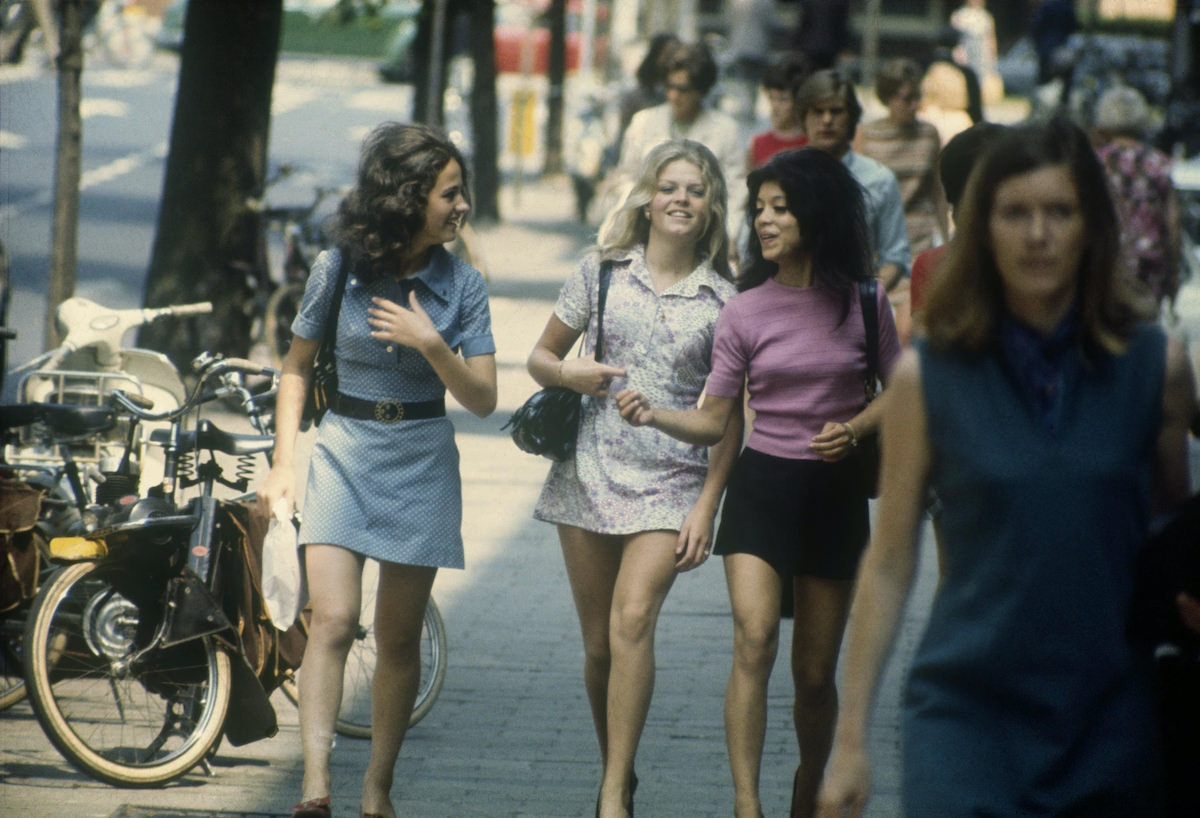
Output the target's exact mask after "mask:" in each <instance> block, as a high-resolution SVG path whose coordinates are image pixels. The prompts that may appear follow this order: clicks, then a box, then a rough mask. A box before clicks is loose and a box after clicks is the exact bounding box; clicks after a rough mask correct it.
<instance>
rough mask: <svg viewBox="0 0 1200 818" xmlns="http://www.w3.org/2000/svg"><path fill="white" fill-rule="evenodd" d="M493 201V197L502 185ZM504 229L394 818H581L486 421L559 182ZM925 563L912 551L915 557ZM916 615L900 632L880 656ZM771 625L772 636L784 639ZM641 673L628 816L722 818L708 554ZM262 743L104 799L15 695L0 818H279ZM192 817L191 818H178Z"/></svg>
mask: <svg viewBox="0 0 1200 818" xmlns="http://www.w3.org/2000/svg"><path fill="white" fill-rule="evenodd" d="M506 195H511V194H510V193H506ZM503 204H504V206H505V210H504V212H505V213H506V215H507V220H506V222H505V224H503V225H500V226H496V227H488V228H482V229H481V230H480V236H481V241H482V244H483V246H484V249H485V253H486V256H487V262H488V267H489V269H490V271H491V285H490V286H491V292H492V298H493V316H494V322H495V333H496V337H497V343H498V346H499V352H498V362H499V371H500V408H498V409H497V411H496V413H495V414H494V415H493V416H492V417H491V418H488V419H486V420H479V419H476V418H474V417H472V416H470V415H469V414H467V413H465V412H462V411H455V412H454V413H453V414H454V420H455V423H456V425H457V427H458V430H459V433H458V441H459V447H460V449H461V451H462V463H463V466H462V471H463V478H464V499H465V507H466V515H465V516H466V520H465V522H464V536H465V539H466V543H467V560H468V567H467V569H466V570H465V571H444V572H442V573H441V575H440V576H439V578H438V581H437V584H436V586H435V591H434V592H435V595H436V597H437V599H438V603H439V605H440V607H441V609H442V612H443V615H444V617H445V620H446V628H447V633H448V638H449V646H450V652H449V670H448V673H447V678H446V684H445V687H444V688H443V690H442V693H441V697H440V698H439V699H438V702H437V704H436V706H435V707H434V708H433V710H432V711H431V712H430V714H429V715H428V716H427V717H426V718H425V719H424V720H423V721H422V722H421V723H420V724H419V725H418V726H417V727H415V728H414V729H413V730H412V732H411V733H410V734H409V736H408V739H407V741H406V743H405V746H404V750H403V752H402V754H401V760H400V763H399V765H398V768H397V776H396V790H395V795H396V804H397V807H398V808H399V810H400V814H401V815H411V816H419V817H420V818H457V817H458V816H513V817H514V818H515V817H516V816H528V817H530V818H532V816H539V817H542V816H544V817H545V818H564V816H587V815H590V814H591V812H592V809H593V804H594V799H595V793H596V787H597V784H598V774H599V764H598V760H597V750H596V746H595V740H594V738H593V737H592V729H591V721H590V716H589V712H588V708H587V703H586V700H585V697H584V691H583V684H582V680H581V671H580V668H581V662H582V651H581V648H580V643H579V636H578V626H577V623H576V620H575V615H574V611H573V608H572V603H571V599H570V594H569V591H568V589H567V585H566V578H565V575H564V572H563V568H562V564H561V559H560V557H559V552H558V547H557V542H556V539H555V535H554V531H553V529H552V527H551V526H548V525H545V524H542V523H538V522H536V521H534V520H533V519H531V517H530V512H531V509H532V506H533V503H534V500H535V498H536V496H537V492H538V491H539V489H540V487H541V482H542V480H543V478H544V476H545V473H546V468H547V464H546V462H545V461H543V460H541V459H539V458H534V457H532V456H529V455H525V454H522V453H519V452H517V451H516V450H515V448H514V447H513V446H512V444H511V442H510V441H509V440H508V438H507V436H506V435H505V434H504V433H502V432H500V430H499V427H500V426H501V425H502V424H503V422H504V421H505V420H506V419H507V417H508V414H509V413H510V412H511V411H512V410H513V409H515V408H516V406H517V405H519V403H520V402H521V401H522V400H523V399H524V398H525V397H526V396H527V395H528V394H529V393H530V392H531V391H532V390H533V388H534V384H533V382H532V380H531V379H530V378H529V377H528V375H527V374H526V373H525V370H524V360H525V356H526V355H527V354H528V351H529V349H530V348H531V346H532V344H533V342H534V340H535V339H536V338H537V336H538V334H539V333H540V331H541V328H542V326H543V325H544V323H545V321H546V318H547V317H548V316H549V314H550V310H551V307H552V304H553V300H554V298H555V296H556V294H557V290H558V286H559V284H560V282H561V280H562V278H563V276H565V275H566V273H567V272H568V271H569V269H570V267H571V264H572V263H573V261H574V259H576V258H577V256H578V255H579V252H580V250H581V249H582V248H583V247H584V246H586V244H587V242H588V241H589V237H588V234H587V232H586V230H584V229H582V228H581V227H580V226H579V225H577V224H575V223H574V222H573V221H571V213H572V207H571V202H570V198H569V188H568V186H567V184H566V182H565V181H562V182H560V181H558V180H551V181H547V182H539V183H536V184H534V183H531V184H529V185H528V186H526V187H525V189H524V191H523V193H522V196H521V202H520V206H519V207H516V206H514V205H513V202H512V201H511V198H509V199H506V200H505V201H504V202H503ZM924 550H925V552H926V553H927V552H928V551H929V549H928V548H926V549H924ZM932 575H933V568H932V565H931V560H930V559H928V558H926V559H924V560H923V561H922V574H921V581H920V585H919V587H918V593H917V594H916V596H915V599H916V600H917V602H916V604H915V605H914V607H915V608H917V609H921V608H922V607H923V606H924V605H925V604H927V600H928V595H929V589H930V587H931V584H932ZM922 619H923V617H921V616H920V615H910V616H909V617H908V618H907V619H906V622H905V624H904V626H903V629H902V633H901V638H900V644H899V650H898V652H897V654H898V659H899V660H900V662H899V663H902V662H903V660H904V658H905V657H906V656H907V655H908V653H909V652H911V649H912V647H913V644H914V642H915V639H916V638H917V635H918V632H919V629H920V625H921V621H922ZM789 640H790V629H789V628H788V626H787V625H785V628H784V633H783V634H782V637H781V644H782V645H785V646H786V645H787V644H788V643H789ZM657 641H658V668H659V669H658V677H657V688H656V693H655V698H654V701H653V703H652V705H651V709H650V715H649V720H648V722H647V725H646V730H645V734H644V737H643V741H642V745H641V750H640V752H639V760H638V775H639V777H640V780H641V786H640V788H639V790H638V798H637V802H638V812H639V814H640V815H643V816H683V815H686V816H724V815H728V814H730V812H731V810H732V787H731V785H730V782H729V773H728V766H727V762H726V756H725V747H724V737H723V726H722V709H721V708H722V697H723V693H724V685H725V679H726V676H727V673H728V668H729V656H730V644H731V626H730V618H729V604H728V599H727V596H726V592H725V585H724V577H723V574H722V571H721V569H720V567H719V565H718V564H716V563H715V562H714V563H713V564H710V565H709V566H707V567H706V568H704V569H701V570H699V571H696V572H693V573H690V574H687V575H684V576H682V577H681V578H680V579H679V581H678V582H677V583H676V586H675V588H674V590H673V591H672V593H671V595H670V597H669V598H668V600H667V603H666V605H665V607H664V610H663V614H662V619H661V624H660V626H659V631H658V640H657ZM899 663H898V662H893V666H892V667H890V668H889V670H888V672H887V675H886V679H885V685H884V688H883V691H882V694H881V697H880V709H879V718H877V719H876V726H875V728H874V729H873V732H872V738H871V742H872V748H871V749H872V754H873V756H874V758H875V759H876V790H877V794H876V797H875V799H874V800H873V802H872V804H871V806H870V808H869V810H868V815H869V816H872V817H873V818H883V817H884V816H894V815H897V814H898V813H899V808H898V797H897V789H898V762H897V757H898V744H899V738H898V724H897V713H898V708H897V703H898V695H899V694H898V689H899V672H898V670H897V665H898V664H899ZM790 691H791V683H790V679H789V676H788V663H787V658H786V651H781V659H780V661H779V662H777V663H776V668H775V671H774V675H773V677H772V685H771V691H770V696H769V700H768V713H769V726H768V734H767V746H766V753H765V757H764V763H763V773H762V776H763V793H764V807H765V812H766V814H767V815H768V816H776V815H781V814H784V813H785V811H786V809H787V800H788V797H789V793H790V788H791V777H792V770H793V768H794V765H795V756H796V751H795V739H794V737H793V735H792V729H791V713H790V703H791V697H790ZM274 701H275V704H276V709H277V711H278V714H279V722H280V731H279V734H278V735H277V736H276V737H275V738H273V739H269V740H266V741H261V742H257V743H255V744H251V745H248V746H246V747H240V748H232V747H228V746H223V747H222V748H221V749H220V751H219V752H218V754H217V756H216V758H215V760H214V762H213V765H212V775H211V776H206V775H204V774H203V773H202V772H194V773H193V774H192V775H189V776H187V777H186V778H184V779H183V780H181V781H179V782H176V783H174V784H172V785H171V786H169V787H167V788H164V789H161V790H148V791H147V790H140V791H139V790H118V789H115V788H112V787H108V786H106V785H102V784H99V783H97V782H94V781H92V780H91V779H88V778H86V777H84V776H83V775H81V774H79V773H77V772H76V771H75V770H73V769H72V768H71V767H70V766H68V765H67V764H66V763H65V762H64V761H63V760H62V759H61V757H59V755H58V754H57V753H56V752H55V751H54V750H53V748H51V746H50V745H49V743H48V742H47V741H46V739H45V738H44V737H43V736H42V735H41V733H40V731H39V730H38V728H37V725H36V722H35V720H34V719H33V716H32V713H31V711H30V709H29V705H28V704H27V703H23V704H21V705H18V706H16V707H14V708H12V709H11V710H9V711H7V712H5V713H4V714H3V715H0V719H2V722H0V723H2V725H3V726H2V728H0V729H2V734H0V735H2V738H0V813H2V814H4V815H14V816H44V818H67V817H68V816H71V818H76V817H79V818H83V817H85V816H88V817H94V818H104V817H105V816H116V815H123V816H126V818H135V816H136V818H150V816H155V818H157V817H158V816H171V815H185V814H186V815H213V816H217V815H221V816H229V817H230V818H233V816H241V815H255V816H259V815H262V816H266V815H285V814H286V812H287V808H288V807H289V806H290V805H291V804H292V803H294V802H295V801H296V800H297V798H296V796H297V794H298V787H299V779H300V761H299V747H298V744H299V736H298V728H297V720H296V711H295V708H294V707H292V705H291V704H290V703H289V702H288V701H287V700H286V699H284V698H283V697H282V696H280V695H276V697H275V700H274ZM367 746H368V745H367V742H366V741H363V740H358V739H346V738H340V737H339V738H338V739H337V745H336V749H335V752H334V780H335V785H334V792H333V799H334V804H335V808H336V810H337V812H336V814H337V815H339V816H347V815H354V814H355V810H357V809H358V782H359V776H360V775H361V772H362V770H363V769H364V767H365V763H366V756H367ZM185 810H200V811H205V812H200V813H196V812H185Z"/></svg>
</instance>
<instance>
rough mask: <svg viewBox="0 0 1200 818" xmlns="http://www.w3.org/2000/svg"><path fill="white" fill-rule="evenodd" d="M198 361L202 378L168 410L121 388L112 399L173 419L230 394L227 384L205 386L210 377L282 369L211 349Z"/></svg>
mask: <svg viewBox="0 0 1200 818" xmlns="http://www.w3.org/2000/svg"><path fill="white" fill-rule="evenodd" d="M195 363H196V368H197V370H198V371H199V375H200V378H199V380H198V381H197V382H196V386H195V388H193V389H192V392H191V394H189V395H188V397H187V399H186V400H185V401H184V402H183V403H182V404H180V405H179V406H178V407H176V408H175V409H170V410H168V411H166V412H151V411H149V409H150V408H151V407H152V406H153V404H152V403H151V404H150V406H149V407H148V406H145V405H144V403H145V399H144V398H142V397H141V396H135V395H130V394H128V393H126V392H123V391H122V390H120V389H114V390H113V391H112V399H113V401H114V402H115V403H116V404H117V405H118V406H119V407H121V408H122V409H124V410H125V411H127V412H129V413H130V414H131V415H133V416H135V417H137V418H139V419H140V420H147V421H163V420H165V421H172V420H175V419H177V418H180V417H182V416H183V415H185V414H186V413H188V412H190V411H191V410H192V409H193V408H195V407H196V406H199V405H200V404H202V403H207V402H208V401H211V400H214V399H216V398H219V397H222V396H224V395H227V394H230V390H229V389H226V388H221V389H215V390H205V389H204V385H205V383H206V382H207V381H208V380H209V378H212V377H216V376H221V375H225V374H227V373H235V372H236V373H241V374H243V375H268V376H270V377H272V378H274V377H277V376H278V375H279V370H277V369H275V368H274V367H270V366H264V365H263V364H257V363H254V362H253V361H248V360H246V359H245V358H217V357H214V356H212V355H210V354H209V353H203V354H201V355H200V356H199V357H197V359H196V362H195Z"/></svg>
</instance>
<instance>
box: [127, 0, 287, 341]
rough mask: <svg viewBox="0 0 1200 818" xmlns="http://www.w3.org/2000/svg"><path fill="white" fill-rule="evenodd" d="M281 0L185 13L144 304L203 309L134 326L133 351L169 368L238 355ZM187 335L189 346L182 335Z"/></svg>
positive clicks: (258, 262) (252, 270) (227, 0)
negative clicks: (205, 352)
mask: <svg viewBox="0 0 1200 818" xmlns="http://www.w3.org/2000/svg"><path fill="white" fill-rule="evenodd" d="M282 19H283V0H252V2H246V0H205V2H192V3H189V4H188V11H187V18H186V20H185V23H184V32H185V36H184V40H183V49H182V52H181V54H180V63H179V87H178V91H177V94H176V102H175V114H174V120H173V123H172V126H171V145H170V153H169V154H168V157H167V164H166V173H165V178H164V181H163V195H162V203H161V205H160V207H159V213H158V227H157V230H156V232H155V238H154V248H153V251H152V253H151V261H150V271H149V274H148V275H147V278H146V290H145V298H144V303H145V304H146V306H149V307H157V306H164V305H167V304H177V303H185V302H191V301H205V300H208V301H212V302H213V314H212V317H211V318H210V319H206V320H204V321H203V322H192V326H191V332H190V333H186V332H181V331H180V329H181V328H180V327H179V326H178V325H175V324H163V325H158V326H155V325H150V326H146V327H143V328H142V330H141V332H140V334H139V339H138V340H139V343H140V344H142V345H144V346H149V347H152V348H154V349H159V350H162V351H164V352H167V353H168V354H169V355H170V356H171V357H172V358H173V359H174V360H175V361H176V363H177V364H184V363H186V362H187V361H188V360H189V359H190V357H191V356H192V355H193V354H195V353H196V352H198V351H199V350H202V349H211V350H216V351H219V352H223V353H226V354H233V355H244V354H245V353H246V352H247V350H248V349H249V347H250V342H251V338H250V323H251V318H252V316H253V313H254V311H255V306H254V295H255V293H254V286H253V282H254V281H255V280H256V279H255V278H254V276H256V275H266V270H267V267H266V264H267V262H266V256H265V248H264V246H263V242H262V240H261V231H260V230H259V221H260V217H259V215H258V214H257V213H256V212H255V210H254V209H253V207H251V205H250V202H252V201H253V200H255V199H256V198H258V197H259V196H261V195H262V192H263V184H264V180H265V176H266V165H267V148H268V135H269V129H270V121H271V89H272V86H273V85H274V82H275V65H276V60H277V58H278V53H279V35H280V26H281V24H282ZM189 336H190V337H189Z"/></svg>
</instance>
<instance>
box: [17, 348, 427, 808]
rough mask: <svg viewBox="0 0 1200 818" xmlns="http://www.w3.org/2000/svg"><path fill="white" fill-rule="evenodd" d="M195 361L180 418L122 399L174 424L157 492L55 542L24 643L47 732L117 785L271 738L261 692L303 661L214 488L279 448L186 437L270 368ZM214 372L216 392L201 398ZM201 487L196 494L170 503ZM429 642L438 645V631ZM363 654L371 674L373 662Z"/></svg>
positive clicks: (264, 442)
mask: <svg viewBox="0 0 1200 818" xmlns="http://www.w3.org/2000/svg"><path fill="white" fill-rule="evenodd" d="M197 364H198V367H199V369H200V373H199V379H198V382H197V384H196V387H195V389H194V390H193V391H192V393H191V394H190V395H189V397H188V398H187V400H185V402H184V403H183V405H181V406H180V407H178V408H177V409H174V410H170V411H168V412H164V413H158V414H155V413H152V412H149V411H148V410H147V409H146V408H144V407H142V406H139V405H138V403H135V401H134V400H132V399H131V398H130V397H129V396H127V395H125V394H123V393H121V392H119V391H116V392H114V393H113V400H114V402H115V404H116V405H117V406H118V407H119V408H120V409H121V411H122V412H125V413H128V414H129V415H131V416H132V417H133V418H134V419H135V422H165V423H167V424H168V426H167V428H165V429H158V430H155V431H154V432H153V433H152V435H151V439H152V442H154V443H156V444H158V445H162V446H163V448H164V450H165V452H164V457H163V461H164V472H163V482H162V484H161V485H160V486H158V487H156V488H155V489H152V490H151V491H149V492H148V493H147V494H146V495H145V496H142V497H137V496H136V495H127V496H125V497H122V498H120V500H118V502H116V503H114V504H112V505H111V506H109V507H108V508H107V509H103V510H94V509H90V510H91V511H94V513H95V515H96V522H95V524H94V527H92V528H91V529H90V530H89V531H88V533H86V534H85V535H84V536H82V537H76V538H56V539H55V540H53V541H52V542H51V552H52V553H53V554H54V555H55V556H56V557H57V558H60V559H61V560H63V561H65V562H66V563H67V564H66V566H65V567H63V568H62V569H60V570H59V571H58V572H57V573H56V574H55V575H54V577H53V578H52V579H51V580H50V582H48V583H47V584H46V586H45V587H44V588H43V589H42V591H41V592H40V593H39V594H38V596H37V598H36V599H35V601H34V604H33V607H32V609H31V610H30V614H29V618H28V621H27V624H26V628H25V632H24V662H25V676H26V686H27V688H28V690H29V696H30V702H31V704H32V705H33V708H34V713H35V715H36V716H37V718H38V721H39V723H40V724H41V726H42V728H43V730H44V732H45V733H46V735H47V737H48V738H49V739H50V741H51V742H52V743H53V744H54V746H55V747H56V748H57V749H58V750H59V752H61V753H62V755H63V756H64V757H65V758H66V759H67V760H68V761H70V762H71V763H72V764H74V765H75V766H76V767H78V768H79V769H81V770H82V771H83V772H85V773H86V774H88V775H90V776H91V777H93V778H96V779H97V780H100V781H104V782H106V783H109V784H114V785H117V786H129V787H156V786H161V785H163V784H165V783H167V782H169V781H172V780H174V779H176V778H178V777H180V776H182V775H184V774H186V773H187V772H188V771H190V770H191V769H192V768H194V767H195V766H197V765H200V764H204V763H205V762H206V759H207V758H208V757H209V756H210V754H211V753H212V752H213V750H214V749H215V747H216V746H217V744H218V742H219V741H220V740H221V738H222V737H225V738H227V739H228V740H229V742H230V743H231V744H233V745H235V746H238V745H242V744H246V743H249V742H251V741H257V740H260V739H262V738H266V737H269V736H271V735H274V733H275V731H276V716H275V711H274V708H273V707H272V706H271V704H270V701H269V699H268V694H269V692H270V690H272V689H273V688H274V687H275V686H278V685H279V684H280V683H281V682H283V681H284V680H286V678H287V677H288V675H289V674H290V673H291V672H292V671H293V670H294V669H295V668H296V667H297V666H298V665H299V664H300V656H299V655H298V654H297V653H296V652H295V651H294V650H293V653H292V654H291V655H286V654H285V650H284V647H285V646H290V647H292V648H293V649H294V648H295V643H296V641H297V637H298V636H299V637H300V641H301V643H302V641H303V633H304V623H303V620H301V621H299V622H298V623H297V624H296V625H294V626H293V627H292V628H291V629H290V630H289V631H288V632H287V633H285V634H283V635H282V636H280V635H279V634H278V633H277V631H276V630H275V627H274V625H273V624H272V623H271V622H270V620H269V617H268V616H267V614H266V612H265V608H264V606H263V604H262V599H261V593H260V592H259V591H258V589H259V587H261V586H260V584H259V581H258V580H257V578H256V575H255V570H256V568H255V566H254V563H253V561H252V559H251V556H252V552H251V548H252V543H251V542H250V537H249V524H248V522H249V521H248V515H249V511H248V508H247V506H246V505H244V504H243V503H241V502H238V501H237V500H221V499H218V498H217V497H215V496H214V494H213V490H214V487H215V486H216V485H218V484H219V485H223V486H226V487H228V488H230V489H233V490H234V491H238V492H245V490H246V488H247V485H248V479H249V465H250V464H248V462H247V458H250V457H253V456H255V455H257V454H263V453H266V452H268V451H269V450H270V448H271V446H272V445H273V438H271V437H269V436H267V435H237V434H230V433H227V432H224V431H222V430H220V429H219V428H217V427H216V426H215V425H214V424H212V423H211V422H210V421H209V420H208V419H201V420H198V422H197V424H196V428H195V429H194V430H191V431H188V430H184V429H183V428H182V418H183V417H184V416H185V415H186V414H187V413H188V412H189V411H190V410H191V409H192V408H194V407H197V406H199V405H200V404H202V403H207V402H209V401H211V400H215V399H218V398H221V397H225V396H227V395H230V394H235V395H237V396H238V397H239V398H240V399H242V400H243V401H245V402H252V403H257V402H258V401H260V400H261V399H262V398H263V397H267V396H269V394H268V395H267V396H263V395H251V394H250V392H249V390H248V389H247V388H246V387H245V386H244V383H239V384H238V385H237V386H234V387H231V386H230V384H229V381H228V380H226V378H227V376H229V374H230V373H238V375H239V377H243V376H245V375H268V376H271V377H272V378H274V377H275V376H277V373H276V372H274V371H272V370H270V369H269V368H266V367H261V366H259V365H256V364H252V363H250V362H249V361H240V360H234V359H219V358H215V357H214V356H201V357H200V358H199V359H197ZM218 376H219V377H221V378H222V379H223V381H224V383H223V385H222V386H221V387H220V388H218V389H216V390H213V391H203V390H202V387H204V386H205V385H206V383H207V382H208V381H209V380H210V379H211V378H213V377H218ZM257 421H258V422H263V419H262V417H261V416H260V417H258V418H257ZM204 451H207V452H208V453H209V457H208V459H207V460H206V461H204V462H199V458H200V455H201V453H202V452H204ZM218 453H223V454H226V455H232V456H234V457H237V458H238V466H237V472H236V475H237V476H236V477H235V478H234V479H228V478H225V477H224V476H223V473H222V468H221V466H220V464H219V462H218V459H217V457H216V455H217V454H218ZM193 486H199V487H200V494H199V496H197V497H194V498H192V499H191V500H189V501H187V502H186V503H179V502H177V493H178V492H181V491H183V490H185V489H188V488H190V487H193ZM246 499H248V495H245V494H242V495H241V496H240V497H239V498H238V500H246ZM439 621H440V617H439ZM235 623H236V624H235ZM368 633H369V630H368ZM436 636H437V639H438V640H439V644H442V645H444V642H442V641H441V640H444V630H439V631H438V632H437V635H436ZM361 643H362V644H361V645H360V646H357V647H356V654H357V655H358V656H360V657H361V661H359V662H358V665H359V666H363V667H365V666H367V665H368V664H373V653H372V652H371V651H370V650H367V645H368V643H367V641H366V638H365V637H364V639H363V640H361ZM440 655H444V648H443V650H442V652H441V654H440ZM439 666H440V667H441V668H442V669H443V672H444V664H439ZM439 686H440V683H439ZM367 724H368V725H369V721H368V722H367ZM360 726H361V725H360Z"/></svg>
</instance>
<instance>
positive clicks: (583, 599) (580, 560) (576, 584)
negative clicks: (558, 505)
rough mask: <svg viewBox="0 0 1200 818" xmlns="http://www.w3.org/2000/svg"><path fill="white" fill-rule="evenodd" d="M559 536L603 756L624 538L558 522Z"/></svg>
mask: <svg viewBox="0 0 1200 818" xmlns="http://www.w3.org/2000/svg"><path fill="white" fill-rule="evenodd" d="M558 540H559V543H560V544H561V545H562V553H563V562H564V563H565V565H566V568H567V580H568V581H569V582H570V583H571V594H572V596H573V597H574V598H575V611H576V613H577V614H578V615H579V628H580V630H581V631H582V632H583V685H584V688H585V689H586V690H587V697H588V704H589V705H590V706H591V709H592V723H593V726H594V727H595V730H596V740H597V742H599V744H600V758H601V759H603V758H605V756H606V755H607V753H608V675H609V670H610V668H611V662H612V659H611V655H610V653H609V644H608V628H609V616H610V613H611V611H612V601H613V589H614V588H615V587H616V584H617V571H618V570H619V569H620V567H621V539H620V538H619V537H610V536H607V535H604V534H594V533H592V532H590V531H584V530H583V529H581V528H575V527H573V526H568V525H560V526H559V527H558Z"/></svg>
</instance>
